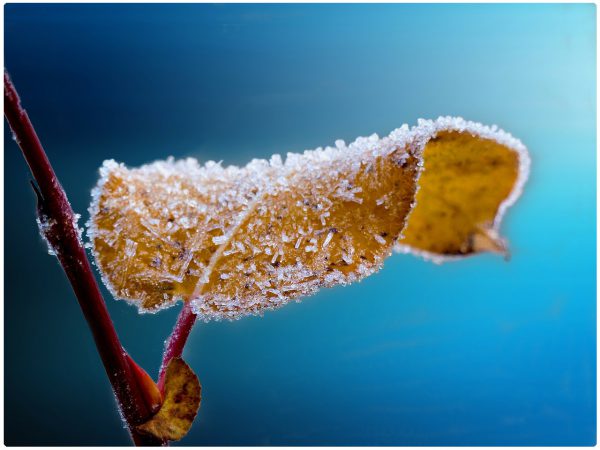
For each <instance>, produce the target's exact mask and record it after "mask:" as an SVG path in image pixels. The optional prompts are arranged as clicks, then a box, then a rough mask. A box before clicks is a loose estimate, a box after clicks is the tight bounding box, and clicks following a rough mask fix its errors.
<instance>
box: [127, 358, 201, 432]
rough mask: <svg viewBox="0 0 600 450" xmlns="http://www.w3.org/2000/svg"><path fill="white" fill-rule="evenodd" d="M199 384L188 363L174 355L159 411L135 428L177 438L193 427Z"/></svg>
mask: <svg viewBox="0 0 600 450" xmlns="http://www.w3.org/2000/svg"><path fill="white" fill-rule="evenodd" d="M200 391H201V388H200V383H199V382H198V377H197V376H196V374H194V372H193V371H192V369H191V368H190V366H188V365H187V364H186V363H185V361H183V360H182V359H181V358H173V359H172V360H171V361H170V362H169V365H168V367H167V371H166V375H165V388H164V401H163V403H162V405H161V407H160V409H159V410H158V412H157V413H156V414H155V415H154V416H153V417H152V418H151V419H150V420H148V421H147V422H145V423H143V424H142V425H139V426H138V427H137V429H138V430H139V431H141V432H143V433H147V434H151V435H153V436H155V437H157V438H159V439H163V440H164V439H167V440H169V441H177V440H179V439H181V438H183V437H184V436H185V435H186V434H187V433H188V431H189V430H190V428H191V426H192V422H193V421H194V418H195V417H196V414H197V413H198V408H199V407H200Z"/></svg>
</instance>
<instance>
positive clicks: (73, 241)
mask: <svg viewBox="0 0 600 450" xmlns="http://www.w3.org/2000/svg"><path fill="white" fill-rule="evenodd" d="M4 115H5V116H6V119H7V121H8V123H9V125H10V127H11V129H12V132H13V135H14V139H15V141H16V142H17V144H18V145H19V147H20V148H21V151H22V153H23V156H24V157H25V160H26V161H27V164H28V165H29V168H30V169H31V173H32V174H33V177H34V179H35V181H36V182H37V186H38V187H39V189H36V193H37V195H38V214H40V221H42V223H43V224H44V227H43V228H44V232H45V236H46V238H47V240H48V242H49V244H50V245H51V246H52V248H53V250H54V251H55V253H56V256H57V257H58V260H59V261H60V264H61V265H62V267H63V269H64V271H65V273H66V275H67V277H68V278H69V281H70V283H71V286H72V287H73V291H74V292H75V295H76V297H77V300H78V302H79V306H80V307H81V310H82V312H83V315H84V316H85V319H86V320H87V323H88V325H89V327H90V330H91V331H92V335H93V336H94V341H95V342H96V347H97V348H98V353H99V354H100V357H101V358H102V363H103V364H104V368H105V369H106V374H107V375H108V378H109V380H110V383H111V385H112V387H113V390H114V392H115V396H116V398H117V402H118V404H119V408H120V409H121V411H122V413H123V416H124V417H125V420H126V421H127V425H128V427H129V430H130V432H131V436H132V438H133V440H134V442H135V444H136V445H161V444H162V442H161V441H159V440H157V439H156V438H153V437H150V436H146V435H142V434H139V433H138V432H137V431H136V430H135V426H136V425H139V424H141V423H143V422H144V421H146V420H147V419H148V418H149V417H150V415H151V414H152V411H150V409H149V407H148V404H147V400H146V399H147V398H148V397H147V396H146V395H145V394H144V391H143V388H142V387H141V386H140V385H139V383H138V381H137V379H136V376H135V374H134V372H133V370H132V367H131V366H130V365H129V363H128V361H127V356H126V355H127V354H126V352H125V350H124V349H123V347H122V345H121V343H120V341H119V338H118V336H117V333H116V331H115V328H114V325H113V323H112V320H111V318H110V316H109V314H108V310H107V309H106V304H105V302H104V299H103V298H102V294H101V293H100V290H99V288H98V284H97V283H96V279H95V278H94V275H93V271H92V268H91V266H90V263H89V261H88V259H87V256H86V253H85V249H84V248H83V245H82V243H81V240H80V238H79V235H78V231H77V224H76V221H75V217H74V213H73V210H72V208H71V205H70V204H69V201H68V200H67V196H66V194H65V191H64V190H63V188H62V186H61V185H60V183H59V181H58V179H57V178H56V174H55V173H54V170H53V169H52V166H51V164H50V161H49V160H48V157H47V156H46V153H45V152H44V149H43V147H42V144H41V143H40V140H39V139H38V137H37V134H36V132H35V130H34V128H33V125H32V123H31V121H30V120H29V117H28V116H27V113H26V112H25V110H24V109H23V108H22V107H21V103H20V99H19V96H18V94H17V91H16V90H15V87H14V86H13V84H12V82H11V80H10V78H9V76H8V74H7V73H6V71H5V72H4ZM188 333H189V331H188ZM176 347H177V348H179V345H177V346H176ZM179 351H180V350H179ZM90 414H92V411H90Z"/></svg>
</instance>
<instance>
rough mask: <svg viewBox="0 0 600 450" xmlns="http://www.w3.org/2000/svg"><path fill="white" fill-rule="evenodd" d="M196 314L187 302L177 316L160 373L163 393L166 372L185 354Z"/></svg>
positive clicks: (166, 346)
mask: <svg viewBox="0 0 600 450" xmlns="http://www.w3.org/2000/svg"><path fill="white" fill-rule="evenodd" d="M196 318H197V316H196V314H194V312H193V311H192V307H191V304H190V302H185V303H184V304H183V308H181V311H180V313H179V316H177V322H175V326H174V327H173V331H172V332H171V335H170V336H169V338H168V339H167V342H166V344H165V351H164V353H163V360H162V364H161V365H160V371H159V373H158V388H159V389H160V390H161V392H162V391H163V388H164V385H165V372H166V370H167V366H168V365H169V362H170V361H171V360H172V359H173V358H177V357H180V356H181V354H182V353H183V348H184V347H185V343H186V342H187V339H188V336H189V335H190V332H191V331H192V327H193V326H194V323H195V322H196Z"/></svg>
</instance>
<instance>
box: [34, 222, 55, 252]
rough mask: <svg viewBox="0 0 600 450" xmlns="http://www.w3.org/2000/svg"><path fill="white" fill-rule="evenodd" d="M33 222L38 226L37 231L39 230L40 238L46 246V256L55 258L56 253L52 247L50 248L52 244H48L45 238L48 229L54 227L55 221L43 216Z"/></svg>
mask: <svg viewBox="0 0 600 450" xmlns="http://www.w3.org/2000/svg"><path fill="white" fill-rule="evenodd" d="M35 221H36V223H37V225H38V229H39V230H40V236H42V239H43V240H44V242H45V243H46V245H47V246H48V254H49V255H52V256H56V251H55V250H54V247H52V244H50V241H49V240H48V238H47V237H46V233H48V232H49V231H50V228H52V227H53V226H54V225H56V221H55V220H54V219H50V218H48V217H46V216H43V215H40V216H38V217H36V219H35Z"/></svg>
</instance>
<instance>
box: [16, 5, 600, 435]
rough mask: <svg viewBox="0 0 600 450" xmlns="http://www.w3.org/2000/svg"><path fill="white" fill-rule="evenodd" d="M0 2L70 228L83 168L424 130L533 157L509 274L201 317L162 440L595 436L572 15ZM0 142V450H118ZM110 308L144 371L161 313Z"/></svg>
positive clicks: (498, 265)
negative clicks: (487, 130)
mask: <svg viewBox="0 0 600 450" xmlns="http://www.w3.org/2000/svg"><path fill="white" fill-rule="evenodd" d="M4 11H5V59H6V66H7V67H8V69H9V70H10V72H11V74H12V77H13V80H14V82H15V84H16V86H17V88H18V89H19V90H20V92H21V95H22V99H23V102H24V104H25V106H26V107H27V109H28V111H29V114H30V116H31V118H32V120H33V122H34V124H35V126H36V127H37V130H38V133H39V135H40V137H41V139H42V140H43V142H44V144H45V146H46V150H47V152H48V154H49V156H50V158H51V160H52V162H53V164H54V166H55V169H56V171H57V173H58V175H59V178H60V179H61V181H62V183H63V185H64V187H65V189H66V191H67V193H68V195H69V197H70V199H71V201H72V204H73V206H74V209H75V210H76V211H78V212H81V213H82V214H83V216H84V219H87V211H86V208H87V205H88V203H89V193H90V189H91V188H92V186H93V185H94V184H95V182H96V179H97V169H98V167H99V166H100V164H101V163H102V161H103V160H104V159H105V158H115V159H116V160H118V161H123V162H125V163H126V164H128V165H132V166H135V165H139V164H142V163H144V162H149V161H152V160H155V159H162V158H165V157H166V156H168V155H174V156H176V157H184V156H195V157H197V158H199V159H200V160H202V161H204V160H209V159H215V160H224V162H225V163H226V164H244V163H245V162H247V161H248V160H249V159H250V158H252V157H268V156H270V155H271V154H272V153H285V152H287V151H301V150H303V149H306V148H314V147H317V146H320V145H327V144H332V143H333V142H334V140H335V139H338V138H342V139H345V140H346V141H351V140H353V139H354V138H355V137H357V136H360V135H369V134H371V133H373V132H377V133H379V134H380V135H385V134H387V133H388V132H389V131H391V130H392V129H394V128H396V127H398V126H400V125H401V124H402V123H405V122H406V123H409V124H415V123H416V120H417V118H419V117H424V118H435V117H437V116H439V115H446V114H450V115H461V116H463V117H465V118H467V119H471V120H476V121H481V122H484V123H488V124H491V123H497V124H498V125H499V126H501V127H503V128H504V129H506V130H507V131H509V132H511V133H513V134H514V135H515V136H517V137H519V138H520V139H521V140H522V141H523V142H524V143H525V144H526V145H527V146H528V147H529V149H530V152H531V155H532V158H533V167H532V169H533V171H532V174H531V178H530V181H529V183H528V184H527V186H526V190H525V193H524V195H523V197H522V198H521V200H520V201H519V202H518V204H517V205H516V206H515V207H514V208H512V209H511V210H510V211H509V214H508V216H507V217H506V220H505V222H504V225H503V228H502V232H503V234H504V235H505V236H507V237H508V238H509V240H510V243H511V250H512V255H513V257H512V260H511V261H510V262H509V263H507V262H505V261H504V260H502V258H500V257H497V256H492V255H485V256H480V257H474V258H471V259H468V260H464V261H461V262H458V263H448V264H445V265H441V266H436V265H433V264H431V263H427V262H424V261H421V260H419V259H417V258H414V257H411V256H408V255H395V256H393V257H391V258H390V259H389V260H388V261H387V263H386V265H385V267H384V270H383V271H381V272H380V273H378V274H376V275H373V276H371V277H370V278H368V279H366V280H365V281H364V282H362V283H360V284H356V285H352V286H350V287H346V288H336V289H331V290H325V291H322V292H321V293H319V294H318V295H316V296H314V297H311V298H308V299H305V300H304V301H303V302H302V303H300V304H292V305H289V306H287V307H285V308H283V309H281V310H279V311H276V312H270V313H267V314H266V315H265V317H264V318H247V319H244V320H241V321H238V322H235V323H228V322H221V323H210V324H206V325H205V324H199V325H198V326H197V327H196V328H195V329H194V331H193V334H192V336H191V342H190V343H189V346H188V347H187V348H186V352H185V357H186V359H187V360H188V362H189V363H190V365H191V366H192V367H193V368H194V369H195V371H196V372H197V374H198V375H199V377H200V379H201V382H202V384H203V400H202V407H201V409H200V414H199V417H198V419H197V421H196V422H195V424H194V426H193V428H192V430H191V432H190V433H189V435H188V436H187V437H186V438H185V439H184V440H183V441H181V444H188V445H190V444H195V445H202V444H248V445H253V444H264V445H269V444H309V445H310V444H398V445H402V444H429V445H438V444H439V445H443V444H457V445H470V444H481V445H486V444H488V445H492V444H523V445H527V444H536V445H578V444H585V445H591V444H593V443H594V442H595V440H596V425H595V424H596V294H595V292H596V279H595V273H596V262H595V259H596V258H595V253H596V238H595V227H596V218H595V203H596V199H595V186H596V183H595V182H596V172H595V168H596V156H595V148H596V132H595V124H596V109H595V100H596V87H595V84H596V48H595V42H596V29H595V20H596V19H595V14H596V10H595V6H594V5H590V4H587V5H573V4H572V5H560V4H554V5H509V4H506V5H474V4H473V5H417V6H416V5H372V6H366V5H268V6H265V5H245V6H240V5H173V6H165V5H128V6H119V5H103V6H102V5H88V6H81V5H59V6H57V5H33V4H31V5H15V4H8V5H6V6H5V10H4ZM4 131H5V137H4V144H5V148H6V151H5V154H4V157H5V174H4V175H5V178H4V180H5V181H4V183H5V184H4V188H5V210H4V213H5V219H6V221H5V224H4V227H5V305H4V306H5V365H4V368H5V418H4V420H5V429H4V432H5V443H6V444H9V445H15V444H65V445H66V444H128V442H129V441H128V435H127V432H126V430H125V429H123V427H122V424H121V423H120V420H119V416H118V414H117V412H116V410H115V404H114V400H113V398H112V395H111V390H110V386H109V384H108V381H107V380H106V377H105V374H104V370H103V368H102V366H101V364H100V360H99V358H98V356H97V354H96V350H95V348H94V345H93V342H92V339H91V337H90V333H89V332H88V330H87V328H86V325H85V323H84V320H83V318H82V316H81V314H80V311H79V309H78V306H77V303H76V301H75V299H74V296H73V294H72V292H71V289H70V287H69V285H68V283H67V281H66V279H65V277H64V275H63V273H62V271H61V269H60V267H59V265H58V264H57V262H56V260H55V259H54V258H52V257H50V256H48V255H47V254H46V249H45V246H44V244H43V242H42V241H41V239H40V237H39V234H38V231H37V228H36V225H35V222H34V196H33V194H32V192H31V189H30V187H29V185H28V178H29V173H28V169H27V166H26V165H25V163H24V162H23V160H22V157H21V155H20V154H19V151H18V149H17V147H16V145H15V144H14V142H12V141H11V139H10V135H9V134H8V133H7V127H6V125H5V128H4ZM107 301H108V304H109V308H110V311H111V313H112V315H113V318H114V321H115V322H116V326H117V329H118V330H119V333H120V335H121V337H122V340H123V342H124V344H125V346H126V347H127V349H128V350H129V351H130V353H131V354H132V355H134V357H135V358H136V359H137V360H138V361H139V363H140V364H141V365H142V366H144V367H145V368H146V369H147V370H148V371H149V372H150V373H153V374H154V373H156V371H157V369H158V364H159V360H160V355H161V350H162V345H163V340H164V339H165V338H166V336H167V335H168V333H169V331H170V328H171V326H172V324H173V322H174V320H175V317H176V314H177V310H178V308H172V309H170V310H168V311H165V312H163V313H161V314H158V315H154V316H153V315H143V316H138V314H137V313H136V310H135V309H134V308H132V307H129V306H127V305H126V304H124V303H119V302H114V301H113V300H112V299H110V296H108V294H107Z"/></svg>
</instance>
